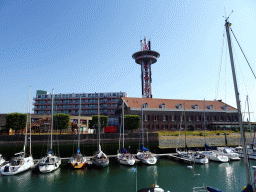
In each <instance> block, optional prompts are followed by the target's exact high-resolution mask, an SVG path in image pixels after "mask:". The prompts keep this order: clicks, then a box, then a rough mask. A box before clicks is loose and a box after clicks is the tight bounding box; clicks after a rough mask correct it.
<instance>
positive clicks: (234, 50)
mask: <svg viewBox="0 0 256 192" xmlns="http://www.w3.org/2000/svg"><path fill="white" fill-rule="evenodd" d="M232 47H233V52H234V54H235V59H236V61H237V63H238V67H239V70H240V73H241V76H242V81H243V84H244V88H245V91H246V95H249V93H248V90H247V88H246V84H245V79H244V76H243V73H242V70H241V67H240V64H239V61H238V57H237V54H236V49H235V47H234V46H233V44H232ZM235 67H236V64H235Z"/></svg>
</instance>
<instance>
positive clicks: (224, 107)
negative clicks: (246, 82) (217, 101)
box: [220, 105, 228, 111]
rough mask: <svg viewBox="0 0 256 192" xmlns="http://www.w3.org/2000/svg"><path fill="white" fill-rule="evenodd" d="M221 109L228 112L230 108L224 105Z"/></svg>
mask: <svg viewBox="0 0 256 192" xmlns="http://www.w3.org/2000/svg"><path fill="white" fill-rule="evenodd" d="M220 108H221V109H223V110H225V111H226V110H228V106H227V105H222V106H220Z"/></svg>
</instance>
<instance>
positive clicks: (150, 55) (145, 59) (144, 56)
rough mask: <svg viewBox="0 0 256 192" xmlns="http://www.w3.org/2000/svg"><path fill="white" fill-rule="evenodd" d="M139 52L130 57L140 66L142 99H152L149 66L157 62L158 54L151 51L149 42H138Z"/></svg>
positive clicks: (145, 40)
mask: <svg viewBox="0 0 256 192" xmlns="http://www.w3.org/2000/svg"><path fill="white" fill-rule="evenodd" d="M140 47H141V51H138V52H136V53H134V54H133V55H132V58H133V59H135V62H136V63H137V64H139V65H141V87H142V97H144V98H152V77H151V65H152V64H154V63H156V62H157V59H158V58H159V57H160V54H159V53H158V52H156V51H152V50H151V42H150V40H149V41H147V39H146V37H145V38H144V40H140Z"/></svg>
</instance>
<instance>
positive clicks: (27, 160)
mask: <svg viewBox="0 0 256 192" xmlns="http://www.w3.org/2000/svg"><path fill="white" fill-rule="evenodd" d="M29 101H30V87H29V96H28V112H27V119H26V133H25V143H24V147H23V150H22V151H21V152H19V153H16V154H15V156H14V157H13V158H12V159H11V161H10V162H9V163H7V164H6V165H4V166H3V168H2V169H1V174H2V175H16V174H18V173H21V172H24V171H27V170H28V169H30V168H32V167H33V166H34V160H33V157H32V154H31V118H30V151H29V152H30V153H29V156H28V157H27V156H26V155H27V154H26V146H27V129H28V113H30V106H29V104H30V102H29Z"/></svg>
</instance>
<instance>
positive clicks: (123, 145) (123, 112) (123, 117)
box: [122, 102, 124, 148]
mask: <svg viewBox="0 0 256 192" xmlns="http://www.w3.org/2000/svg"><path fill="white" fill-rule="evenodd" d="M122 111H123V148H124V102H123V104H122Z"/></svg>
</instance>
